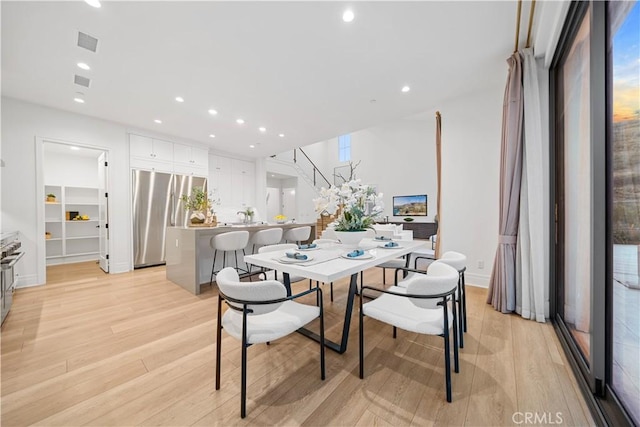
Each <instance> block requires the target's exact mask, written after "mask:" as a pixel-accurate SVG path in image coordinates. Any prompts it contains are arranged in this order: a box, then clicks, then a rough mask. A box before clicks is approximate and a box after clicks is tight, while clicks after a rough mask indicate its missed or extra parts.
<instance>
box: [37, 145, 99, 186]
mask: <svg viewBox="0 0 640 427" xmlns="http://www.w3.org/2000/svg"><path fill="white" fill-rule="evenodd" d="M96 153H98V152H97V151H96ZM97 157H98V156H97V154H96V156H95V157H88V156H74V155H73V152H72V151H69V153H68V154H63V153H58V152H50V151H47V150H46V149H45V154H44V184H45V185H61V186H75V187H94V188H97V187H98V159H97Z"/></svg>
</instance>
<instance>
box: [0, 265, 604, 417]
mask: <svg viewBox="0 0 640 427" xmlns="http://www.w3.org/2000/svg"><path fill="white" fill-rule="evenodd" d="M381 274H382V273H381V270H380V269H371V270H369V271H367V272H366V274H365V280H366V281H367V282H368V283H381V278H382V276H381ZM387 274H388V278H389V279H390V280H391V277H392V274H391V272H388V273H387ZM48 278H49V280H48V284H47V285H46V286H44V287H38V288H30V289H21V290H19V291H17V292H16V295H15V300H14V305H13V308H12V310H11V313H10V315H9V317H8V318H7V320H6V322H5V324H4V325H3V326H2V359H1V361H2V408H1V409H2V417H1V424H2V425H3V426H23V425H32V424H36V425H43V426H75V425H100V426H103V425H119V426H125V425H126V426H129V425H171V426H186V425H199V426H210V425H225V426H226V425H275V424H278V425H309V426H312V425H358V426H371V425H378V426H387V425H389V426H402V425H417V426H426V425H472V426H476V425H477V426H496V425H514V419H513V418H512V417H513V416H514V413H516V412H522V413H524V412H533V413H538V414H539V416H543V415H544V414H547V415H546V416H550V415H552V416H555V414H556V413H561V417H562V421H563V425H578V426H583V425H593V424H594V422H593V419H592V418H591V416H590V414H589V412H588V409H587V407H586V405H585V403H584V400H583V398H582V396H581V394H580V391H579V389H578V386H577V384H576V381H575V378H574V376H573V373H572V372H571V369H570V367H569V365H568V362H567V360H566V358H565V356H564V353H563V352H562V349H561V347H560V344H559V342H558V340H557V338H556V336H555V333H554V331H553V327H552V326H551V325H550V324H538V323H535V322H531V321H526V320H523V319H521V318H520V317H518V316H513V315H503V314H500V313H497V312H496V311H494V310H493V309H492V308H491V306H489V305H487V304H485V302H484V301H485V295H486V290H485V289H482V288H474V287H472V286H468V288H467V289H468V294H469V298H468V317H469V331H468V333H467V334H466V335H465V348H464V349H462V350H461V359H460V373H459V374H453V403H450V404H449V403H447V402H446V400H445V396H444V378H443V374H444V368H443V366H442V365H443V356H442V350H441V349H442V339H441V338H439V337H425V336H420V335H417V334H413V333H408V332H405V331H400V330H399V331H398V338H397V339H395V340H394V339H393V338H392V335H391V328H390V327H389V326H385V325H382V324H381V323H378V322H377V321H375V320H372V319H366V320H365V333H366V335H365V336H366V356H365V357H366V360H365V379H364V380H360V379H359V378H358V330H357V310H355V311H354V316H353V321H352V327H351V335H350V339H349V348H348V350H347V352H346V353H345V354H343V355H338V354H336V353H334V352H332V351H327V378H326V380H325V381H321V380H320V378H319V354H318V347H317V344H316V343H315V342H313V341H310V340H308V339H306V338H304V337H303V336H301V335H299V334H292V335H291V336H289V337H287V338H284V339H282V340H279V341H276V342H273V343H272V344H271V345H270V346H266V345H256V346H252V347H250V348H249V350H248V354H249V362H248V393H247V395H248V396H247V397H248V401H247V402H248V403H247V418H246V419H245V420H241V419H240V413H239V412H240V408H239V406H240V399H239V377H240V369H239V366H240V344H239V343H238V342H237V341H236V340H234V339H233V338H230V337H229V336H228V335H226V334H224V333H223V345H222V355H223V365H222V388H221V390H219V391H216V390H215V387H214V364H215V319H216V298H215V297H216V293H215V290H211V289H208V288H207V289H206V290H205V291H204V292H203V293H202V294H201V295H199V296H194V295H191V294H189V293H188V292H187V291H185V290H183V289H182V288H180V287H179V286H176V285H174V284H172V283H171V282H168V281H167V280H166V279H165V273H164V268H163V267H156V268H150V269H144V270H137V271H135V272H131V273H125V274H117V275H105V274H103V273H102V272H100V271H99V270H98V269H97V267H96V266H95V264H93V263H82V264H76V265H74V266H59V267H53V268H49V269H48ZM296 286H297V287H299V289H300V290H301V289H304V288H305V286H306V285H305V284H298V285H296ZM334 286H335V302H334V303H331V302H330V301H329V295H328V287H325V289H326V292H325V295H324V297H325V309H326V325H327V336H328V337H329V338H332V339H334V340H336V339H337V338H338V335H339V331H340V328H341V325H342V320H341V316H342V315H343V313H344V304H345V300H346V290H347V283H346V281H341V282H339V283H336V284H334ZM310 301H311V300H310ZM521 420H522V418H521V416H520V415H518V414H516V418H515V421H521ZM556 423H557V422H556Z"/></svg>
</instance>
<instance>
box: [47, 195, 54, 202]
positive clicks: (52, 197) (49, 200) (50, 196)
mask: <svg viewBox="0 0 640 427" xmlns="http://www.w3.org/2000/svg"><path fill="white" fill-rule="evenodd" d="M55 201H56V195H55V194H53V193H49V194H47V202H51V203H55Z"/></svg>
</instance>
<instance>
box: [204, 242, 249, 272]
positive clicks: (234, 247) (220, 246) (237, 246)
mask: <svg viewBox="0 0 640 427" xmlns="http://www.w3.org/2000/svg"><path fill="white" fill-rule="evenodd" d="M247 243H249V232H248V231H244V230H243V231H230V232H228V233H221V234H216V235H215V236H213V237H212V238H211V240H210V241H209V245H210V246H211V248H212V249H213V251H214V252H213V264H212V265H211V279H210V281H209V284H213V276H214V275H215V274H216V272H215V268H216V257H217V255H218V251H222V268H224V267H226V266H227V252H233V254H234V255H235V259H236V264H235V265H236V266H235V268H236V270H237V271H242V272H243V273H248V272H249V271H248V270H245V269H243V268H239V267H238V251H239V250H242V254H243V255H245V253H244V248H245V247H246V246H247Z"/></svg>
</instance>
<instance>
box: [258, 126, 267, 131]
mask: <svg viewBox="0 0 640 427" xmlns="http://www.w3.org/2000/svg"><path fill="white" fill-rule="evenodd" d="M258 130H259V131H260V132H266V131H267V128H266V127H264V126H260V127H259V128H258Z"/></svg>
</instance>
